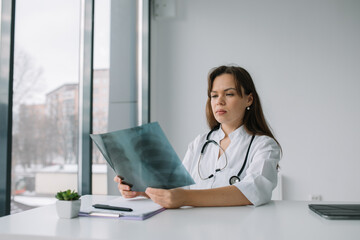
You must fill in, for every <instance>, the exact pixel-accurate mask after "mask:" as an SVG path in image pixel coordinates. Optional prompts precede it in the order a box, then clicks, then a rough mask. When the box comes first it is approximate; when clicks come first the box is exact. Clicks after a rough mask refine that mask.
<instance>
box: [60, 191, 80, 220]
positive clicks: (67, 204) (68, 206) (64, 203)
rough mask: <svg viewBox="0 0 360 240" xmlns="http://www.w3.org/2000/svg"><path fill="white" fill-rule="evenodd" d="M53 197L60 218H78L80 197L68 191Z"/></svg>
mask: <svg viewBox="0 0 360 240" xmlns="http://www.w3.org/2000/svg"><path fill="white" fill-rule="evenodd" d="M55 197H56V198H57V199H58V201H56V211H57V214H58V216H59V217H60V218H74V217H77V216H79V211H80V203H81V202H80V195H79V194H78V193H77V192H75V190H73V191H71V190H70V189H68V190H66V191H63V192H61V191H60V192H58V193H57V194H56V195H55Z"/></svg>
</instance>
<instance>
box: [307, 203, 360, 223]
mask: <svg viewBox="0 0 360 240" xmlns="http://www.w3.org/2000/svg"><path fill="white" fill-rule="evenodd" d="M309 208H310V209H311V210H312V211H314V212H315V213H317V214H319V215H320V216H321V217H324V218H327V219H345V220H350V219H351V220H352V219H358V220H360V204H309Z"/></svg>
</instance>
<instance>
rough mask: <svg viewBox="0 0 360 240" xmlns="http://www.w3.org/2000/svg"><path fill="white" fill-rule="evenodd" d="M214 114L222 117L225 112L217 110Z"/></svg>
mask: <svg viewBox="0 0 360 240" xmlns="http://www.w3.org/2000/svg"><path fill="white" fill-rule="evenodd" d="M215 113H216V114H218V115H223V114H225V113H226V110H224V109H219V110H216V112H215Z"/></svg>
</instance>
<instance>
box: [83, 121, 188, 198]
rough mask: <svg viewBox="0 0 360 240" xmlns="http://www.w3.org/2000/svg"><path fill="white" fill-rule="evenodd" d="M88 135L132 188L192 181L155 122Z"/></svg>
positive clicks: (166, 185)
mask: <svg viewBox="0 0 360 240" xmlns="http://www.w3.org/2000/svg"><path fill="white" fill-rule="evenodd" d="M90 136H91V138H92V139H93V141H94V142H95V144H96V146H97V147H98V148H99V150H100V152H101V153H102V154H103V156H104V158H105V159H106V161H107V162H108V163H109V165H110V166H111V168H112V169H113V170H114V171H115V173H116V174H117V175H118V176H121V177H122V178H124V181H125V182H126V183H128V184H129V185H130V186H132V188H131V189H132V190H133V191H141V192H144V191H145V189H146V188H147V187H154V188H163V189H171V188H176V187H183V186H188V185H191V184H194V180H193V179H192V178H191V176H190V174H189V173H188V172H187V170H186V169H185V167H184V166H183V165H182V163H181V161H180V159H179V157H178V156H177V154H176V153H175V151H174V149H173V148H172V146H171V145H170V143H169V141H168V140H167V138H166V136H165V134H164V132H163V131H162V129H161V128H160V125H159V124H158V123H157V122H155V123H149V124H145V125H142V126H139V127H134V128H130V129H125V130H120V131H115V132H109V133H104V134H90Z"/></svg>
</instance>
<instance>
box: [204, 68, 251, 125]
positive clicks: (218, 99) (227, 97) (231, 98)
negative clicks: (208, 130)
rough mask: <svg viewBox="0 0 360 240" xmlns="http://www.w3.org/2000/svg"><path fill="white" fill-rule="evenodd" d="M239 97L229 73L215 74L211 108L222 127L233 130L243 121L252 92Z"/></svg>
mask: <svg viewBox="0 0 360 240" xmlns="http://www.w3.org/2000/svg"><path fill="white" fill-rule="evenodd" d="M242 95H243V97H241V96H240V95H239V94H238V92H237V91H236V86H235V79H234V77H233V76H232V75H231V74H227V73H225V74H222V75H220V76H217V77H216V78H215V80H214V82H213V86H212V90H211V95H210V96H211V108H212V111H213V114H214V117H215V119H216V120H217V121H218V122H219V123H221V124H222V126H223V127H227V128H231V129H233V130H235V129H236V128H238V127H239V126H241V125H242V123H243V118H244V115H245V111H246V108H247V107H249V106H250V105H251V104H252V100H253V98H252V94H249V95H245V93H244V92H243V89H242Z"/></svg>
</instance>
